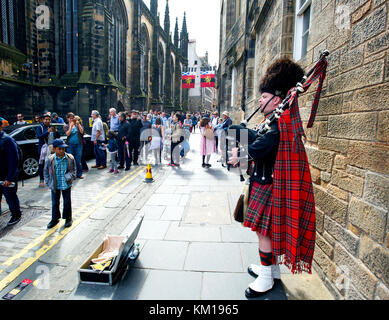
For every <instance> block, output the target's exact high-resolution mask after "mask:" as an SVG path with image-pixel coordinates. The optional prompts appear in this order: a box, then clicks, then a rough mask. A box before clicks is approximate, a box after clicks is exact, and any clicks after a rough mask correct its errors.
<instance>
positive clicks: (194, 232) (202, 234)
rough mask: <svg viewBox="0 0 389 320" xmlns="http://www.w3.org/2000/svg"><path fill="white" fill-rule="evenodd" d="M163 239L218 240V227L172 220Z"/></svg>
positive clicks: (219, 239)
mask: <svg viewBox="0 0 389 320" xmlns="http://www.w3.org/2000/svg"><path fill="white" fill-rule="evenodd" d="M165 240H176V241H193V242H194V241H200V242H211V241H212V242H220V241H221V236H220V229H219V227H209V226H200V225H197V224H195V225H188V224H180V223H179V222H172V223H171V224H170V227H169V229H168V231H167V233H166V236H165Z"/></svg>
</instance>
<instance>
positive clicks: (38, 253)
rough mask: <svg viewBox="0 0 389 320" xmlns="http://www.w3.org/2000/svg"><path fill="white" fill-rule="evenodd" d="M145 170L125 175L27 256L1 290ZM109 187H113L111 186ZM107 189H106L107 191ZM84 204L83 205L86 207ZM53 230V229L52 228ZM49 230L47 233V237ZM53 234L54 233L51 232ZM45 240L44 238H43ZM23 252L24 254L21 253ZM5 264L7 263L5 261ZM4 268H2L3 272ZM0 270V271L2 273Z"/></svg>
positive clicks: (0, 286)
mask: <svg viewBox="0 0 389 320" xmlns="http://www.w3.org/2000/svg"><path fill="white" fill-rule="evenodd" d="M143 170H144V167H139V168H138V169H136V170H135V171H133V172H132V173H131V174H130V175H128V176H126V177H124V178H123V179H121V180H119V181H118V182H117V183H116V184H115V185H117V184H118V183H121V184H120V186H119V187H118V188H116V189H115V190H114V191H112V192H111V193H109V194H108V195H107V196H106V197H105V198H104V199H103V200H101V201H100V202H99V203H97V204H96V205H95V206H93V207H92V208H90V209H89V210H88V211H87V212H86V213H85V214H84V215H82V216H81V217H80V218H78V219H77V220H76V221H74V222H73V225H72V226H71V227H70V228H67V229H64V230H62V231H61V232H59V233H58V234H57V236H56V237H55V238H54V239H52V240H50V241H49V244H48V245H47V244H45V245H43V246H42V247H41V248H40V249H39V250H37V251H35V257H30V258H27V259H26V260H25V261H24V262H23V263H22V264H21V265H19V266H18V267H17V268H16V269H15V270H14V271H12V272H11V273H10V274H9V275H8V276H7V277H5V278H4V279H3V280H1V281H0V291H1V290H3V289H4V288H5V287H6V286H8V285H9V284H10V283H11V282H12V281H14V280H15V279H16V278H17V277H18V276H19V275H20V274H21V273H22V272H24V271H25V270H26V269H27V268H29V267H30V266H31V265H32V264H33V263H35V262H36V261H37V260H38V259H39V258H40V257H42V256H43V255H44V254H45V253H47V252H48V251H49V250H50V249H52V248H53V247H54V246H55V245H56V244H57V243H58V242H59V241H60V240H61V239H62V238H64V237H65V235H67V234H68V233H69V232H70V231H72V230H73V229H74V228H75V227H77V226H78V225H79V224H80V223H81V222H83V221H84V220H85V219H86V218H88V217H89V216H90V215H91V214H92V213H93V212H94V211H95V210H96V209H97V208H99V207H101V206H102V205H104V204H105V203H106V202H107V201H108V200H109V199H110V198H112V197H113V196H114V195H115V194H116V193H117V192H118V191H119V190H120V189H121V188H122V187H124V186H125V185H127V184H129V183H130V182H131V181H132V180H134V179H135V178H136V177H137V176H139V174H140V173H141V172H142V171H143ZM108 189H112V188H111V187H110V188H108ZM105 192H106V191H104V193H105ZM88 205H90V204H87V205H85V206H88ZM85 206H83V207H85ZM50 231H51V230H50ZM47 233H48V232H46V233H45V235H46V237H47V236H48V235H47ZM51 234H52V233H51ZM43 236H44V235H42V236H41V237H39V238H38V239H37V240H35V241H34V242H33V243H32V244H31V245H28V246H26V248H27V247H28V248H30V249H31V248H33V247H35V246H36V245H39V244H40V243H41V242H42V240H41V241H38V240H39V239H42V238H43ZM43 240H44V238H43ZM26 248H24V249H22V250H21V252H19V253H18V254H17V255H16V256H14V257H12V258H10V259H8V260H7V261H6V262H9V261H11V260H12V261H14V260H16V259H17V258H20V257H21V256H22V255H23V254H25V253H27V252H28V251H29V250H27V249H26ZM22 252H23V254H21V253H22ZM3 264H4V265H5V263H3ZM11 264H12V263H11ZM2 271H3V270H1V272H2ZM1 272H0V273H1Z"/></svg>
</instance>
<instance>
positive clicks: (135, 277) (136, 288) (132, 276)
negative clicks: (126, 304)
mask: <svg viewBox="0 0 389 320" xmlns="http://www.w3.org/2000/svg"><path fill="white" fill-rule="evenodd" d="M149 272H150V270H148V269H138V268H133V267H129V269H128V271H127V273H126V275H125V276H124V278H123V279H122V280H121V281H120V282H118V284H117V285H116V287H117V288H116V290H115V292H114V293H113V295H112V299H114V300H137V299H138V296H139V293H140V291H141V289H142V287H143V285H144V283H145V281H146V278H147V277H148V274H149Z"/></svg>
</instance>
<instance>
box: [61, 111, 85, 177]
mask: <svg viewBox="0 0 389 320" xmlns="http://www.w3.org/2000/svg"><path fill="white" fill-rule="evenodd" d="M67 119H68V124H67V125H65V126H64V131H65V133H66V136H67V137H68V139H67V144H68V145H69V147H68V149H67V151H68V153H70V154H71V155H73V157H74V160H75V161H76V167H77V178H78V179H84V177H83V176H82V163H81V158H82V149H83V136H84V127H83V126H82V125H81V122H80V120H81V119H80V118H79V117H77V118H76V117H75V116H74V114H73V113H71V112H70V113H68V115H67Z"/></svg>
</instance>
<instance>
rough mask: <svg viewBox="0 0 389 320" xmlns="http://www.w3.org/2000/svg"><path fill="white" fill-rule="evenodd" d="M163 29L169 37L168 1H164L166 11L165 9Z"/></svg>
mask: <svg viewBox="0 0 389 320" xmlns="http://www.w3.org/2000/svg"><path fill="white" fill-rule="evenodd" d="M164 29H165V32H166V33H167V35H168V36H169V35H170V13H169V0H166V9H165V23H164Z"/></svg>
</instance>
